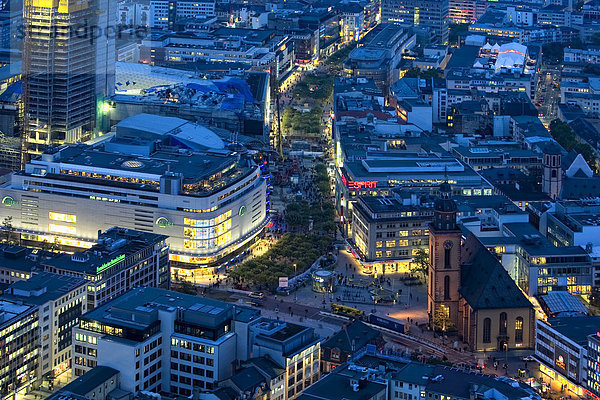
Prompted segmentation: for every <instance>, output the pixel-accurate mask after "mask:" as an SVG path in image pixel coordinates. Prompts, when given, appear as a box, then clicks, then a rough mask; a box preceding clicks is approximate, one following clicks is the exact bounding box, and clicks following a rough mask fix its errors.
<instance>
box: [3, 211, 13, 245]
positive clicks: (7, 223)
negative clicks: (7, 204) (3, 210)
mask: <svg viewBox="0 0 600 400" xmlns="http://www.w3.org/2000/svg"><path fill="white" fill-rule="evenodd" d="M12 220H13V217H11V216H10V215H9V216H6V217H4V219H3V220H2V230H3V231H4V234H5V235H6V239H5V241H6V242H10V239H11V237H12V233H13V232H14V230H15V228H14V226H13V223H12Z"/></svg>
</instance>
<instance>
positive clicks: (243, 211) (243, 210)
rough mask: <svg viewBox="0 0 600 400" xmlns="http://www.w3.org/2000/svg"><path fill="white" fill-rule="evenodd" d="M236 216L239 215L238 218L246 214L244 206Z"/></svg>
mask: <svg viewBox="0 0 600 400" xmlns="http://www.w3.org/2000/svg"><path fill="white" fill-rule="evenodd" d="M238 214H239V215H240V217H241V216H242V215H244V214H246V206H241V207H240V211H239V212H238Z"/></svg>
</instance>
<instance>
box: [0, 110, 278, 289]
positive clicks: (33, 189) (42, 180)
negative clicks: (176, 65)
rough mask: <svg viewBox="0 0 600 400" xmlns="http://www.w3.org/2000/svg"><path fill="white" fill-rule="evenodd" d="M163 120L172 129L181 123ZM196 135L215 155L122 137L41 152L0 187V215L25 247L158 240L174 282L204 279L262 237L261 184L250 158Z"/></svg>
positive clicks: (258, 170) (263, 203) (264, 208)
mask: <svg viewBox="0 0 600 400" xmlns="http://www.w3.org/2000/svg"><path fill="white" fill-rule="evenodd" d="M147 117H148V118H149V117H150V116H147ZM163 118H165V119H167V120H169V118H168V117H163ZM173 120H177V121H176V123H175V124H174V126H173V130H174V131H175V132H179V131H177V129H178V128H182V126H183V125H185V124H186V123H187V121H181V120H179V119H175V118H173ZM140 121H141V120H140ZM140 123H141V122H140ZM155 123H157V122H155ZM151 124H152V123H151ZM159 126H164V125H159ZM194 129H196V128H194ZM198 129H200V128H198ZM204 129H205V128H204ZM197 132H198V131H194V132H192V133H196V134H197ZM215 136H216V135H215ZM202 138H203V139H202V140H201V141H202V142H203V143H204V144H210V143H217V144H218V145H219V146H220V147H221V148H220V149H217V151H216V152H213V151H191V150H190V151H189V152H188V151H178V150H173V148H172V147H170V148H169V149H170V150H165V151H160V150H159V151H154V148H153V146H154V144H153V143H154V142H153V140H150V139H149V140H148V141H147V142H145V144H144V145H143V146H142V147H144V148H145V149H144V148H139V147H135V146H134V147H131V146H130V145H131V141H130V140H131V139H127V138H125V139H123V140H122V141H120V142H119V141H115V142H113V141H111V142H109V143H106V144H104V145H99V147H93V146H85V145H80V146H65V147H61V148H60V149H54V150H52V151H47V152H46V153H44V154H43V156H42V157H41V158H40V159H36V160H32V161H31V162H30V163H28V164H27V166H26V168H25V170H24V171H22V172H21V173H18V174H13V175H11V179H10V182H7V183H6V184H4V185H3V186H2V187H0V193H1V195H2V197H3V198H5V199H9V200H7V201H5V202H3V204H2V207H3V210H4V212H5V213H6V215H10V216H12V218H13V224H14V227H15V228H16V231H15V232H18V233H20V234H21V239H22V240H25V241H31V242H38V243H39V242H50V243H56V244H57V245H61V246H71V247H73V248H80V249H81V248H90V247H92V245H93V244H94V243H95V242H96V241H97V240H98V234H97V232H98V230H106V229H109V228H112V227H113V226H120V227H123V228H126V229H133V230H139V231H142V232H145V233H155V234H158V235H166V236H168V239H167V243H168V244H169V246H170V260H171V261H172V267H173V271H172V272H173V274H174V276H175V277H177V278H181V279H184V278H185V279H189V280H194V279H195V277H196V276H198V277H199V276H201V275H203V274H212V273H213V271H214V267H216V266H219V265H221V264H222V263H224V262H226V261H228V259H229V258H230V257H233V256H235V255H237V254H239V252H241V251H243V250H244V249H246V248H247V247H248V246H250V245H251V244H252V243H253V242H254V240H255V239H256V237H257V236H258V235H260V234H261V233H262V232H263V230H264V228H265V226H266V224H267V220H268V218H267V194H266V186H267V182H266V180H265V179H264V177H263V176H262V172H261V167H260V166H258V165H256V164H255V163H254V162H253V160H252V158H251V157H250V156H248V155H247V154H240V153H237V152H232V151H229V150H226V149H223V147H224V146H223V144H222V142H221V140H220V139H219V138H217V137H213V136H202ZM177 140H178V139H177ZM184 140H185V139H184ZM193 146H194V147H195V144H194V145H193ZM138 151H143V152H144V153H145V154H146V155H147V156H146V157H141V156H139V155H134V154H139V153H137V152H138ZM117 210H118V211H117Z"/></svg>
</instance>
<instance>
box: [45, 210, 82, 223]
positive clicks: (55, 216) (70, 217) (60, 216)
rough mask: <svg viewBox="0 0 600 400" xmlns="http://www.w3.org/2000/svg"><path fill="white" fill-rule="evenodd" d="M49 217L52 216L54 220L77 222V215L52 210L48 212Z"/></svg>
mask: <svg viewBox="0 0 600 400" xmlns="http://www.w3.org/2000/svg"><path fill="white" fill-rule="evenodd" d="M48 218H50V219H51V220H52V221H60V222H72V223H75V222H77V216H76V215H72V214H63V213H56V212H52V211H50V212H49V213H48Z"/></svg>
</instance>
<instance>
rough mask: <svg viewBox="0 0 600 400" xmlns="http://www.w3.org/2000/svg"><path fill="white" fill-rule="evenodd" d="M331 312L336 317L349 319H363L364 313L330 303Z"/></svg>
mask: <svg viewBox="0 0 600 400" xmlns="http://www.w3.org/2000/svg"><path fill="white" fill-rule="evenodd" d="M331 312H332V313H334V314H338V315H343V316H345V317H350V318H358V319H360V318H362V317H364V315H365V313H364V311H360V310H359V309H357V308H354V307H348V306H345V305H343V304H336V303H331Z"/></svg>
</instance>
